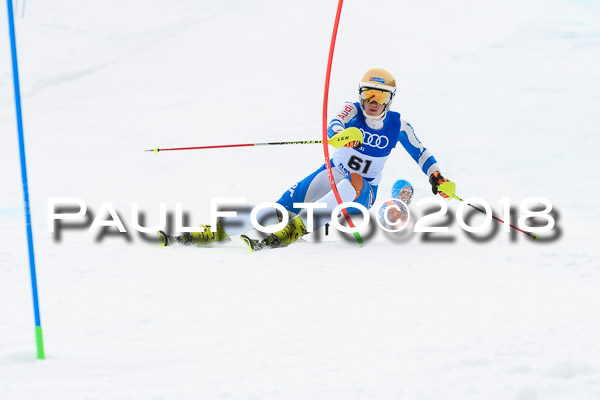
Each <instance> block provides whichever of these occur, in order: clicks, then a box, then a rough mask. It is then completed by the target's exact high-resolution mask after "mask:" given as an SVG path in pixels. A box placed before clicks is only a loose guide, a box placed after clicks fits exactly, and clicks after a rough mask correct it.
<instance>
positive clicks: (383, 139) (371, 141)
mask: <svg viewBox="0 0 600 400" xmlns="http://www.w3.org/2000/svg"><path fill="white" fill-rule="evenodd" d="M388 144H390V139H388V138H387V136H383V135H378V134H376V133H371V132H365V131H363V145H365V146H371V147H376V148H378V149H385V148H386V147H387V146H388Z"/></svg>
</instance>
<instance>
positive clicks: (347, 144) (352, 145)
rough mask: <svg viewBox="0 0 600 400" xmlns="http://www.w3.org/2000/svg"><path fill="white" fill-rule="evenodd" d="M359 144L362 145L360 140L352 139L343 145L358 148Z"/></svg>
mask: <svg viewBox="0 0 600 400" xmlns="http://www.w3.org/2000/svg"><path fill="white" fill-rule="evenodd" d="M361 145H362V142H361V141H360V140H353V141H351V142H348V143H346V144H345V145H344V147H350V148H354V149H358V148H359V147H360V146H361Z"/></svg>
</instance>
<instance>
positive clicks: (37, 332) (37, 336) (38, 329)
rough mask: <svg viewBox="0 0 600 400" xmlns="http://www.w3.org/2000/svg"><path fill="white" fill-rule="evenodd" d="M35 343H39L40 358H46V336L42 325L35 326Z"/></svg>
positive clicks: (38, 355) (38, 354)
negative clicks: (43, 333)
mask: <svg viewBox="0 0 600 400" xmlns="http://www.w3.org/2000/svg"><path fill="white" fill-rule="evenodd" d="M35 343H36V345H37V358H38V360H43V359H45V358H46V356H45V354H44V338H43V336H42V327H41V326H36V327H35Z"/></svg>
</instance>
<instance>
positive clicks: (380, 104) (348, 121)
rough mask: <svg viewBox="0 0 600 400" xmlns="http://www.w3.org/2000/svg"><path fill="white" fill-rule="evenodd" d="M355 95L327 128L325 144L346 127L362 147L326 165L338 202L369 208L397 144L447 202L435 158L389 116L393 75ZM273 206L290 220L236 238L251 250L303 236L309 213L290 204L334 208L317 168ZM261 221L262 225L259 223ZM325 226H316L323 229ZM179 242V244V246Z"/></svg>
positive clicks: (375, 75) (366, 83) (376, 75)
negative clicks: (263, 233)
mask: <svg viewBox="0 0 600 400" xmlns="http://www.w3.org/2000/svg"><path fill="white" fill-rule="evenodd" d="M358 90H359V101H358V102H355V103H351V102H348V103H345V104H344V106H343V107H342V108H341V109H340V110H339V112H338V113H337V114H336V116H335V118H333V119H332V120H331V122H330V123H329V126H328V136H329V137H330V138H331V137H333V136H334V135H335V134H336V133H338V132H341V131H343V130H344V129H346V128H349V127H355V128H358V129H360V131H361V132H362V134H363V141H362V142H356V143H354V142H352V143H348V144H347V145H346V146H345V147H342V148H339V149H336V151H335V153H334V154H333V157H332V158H331V160H330V164H331V170H332V175H333V179H334V181H335V184H336V188H337V190H338V193H339V195H340V197H341V199H342V201H343V202H354V203H357V204H360V205H362V206H364V207H365V208H366V209H369V208H371V206H372V205H373V203H374V202H375V197H376V195H377V187H378V185H379V183H380V182H381V177H382V172H383V167H384V166H385V163H386V161H387V159H388V157H389V155H390V153H391V152H392V150H393V149H394V148H395V147H396V146H397V145H398V143H400V144H401V145H402V147H403V148H404V150H406V152H407V153H408V154H409V155H410V156H411V157H412V158H413V160H415V162H416V163H417V164H418V165H419V168H421V170H422V171H423V173H424V174H425V175H426V176H428V177H429V182H430V184H431V186H432V191H433V194H438V193H439V194H440V195H442V196H444V197H447V196H445V194H444V193H441V192H439V190H438V185H439V184H441V183H443V182H446V181H447V179H445V178H444V177H443V176H442V174H441V173H440V172H439V170H440V168H439V166H438V163H437V161H436V159H435V157H434V156H433V154H431V152H430V151H429V150H427V149H426V148H425V147H424V146H423V144H421V142H420V141H419V139H418V138H417V136H416V135H415V132H414V130H413V128H412V126H411V125H410V124H409V123H408V122H407V121H406V120H404V119H403V118H402V117H401V116H400V114H399V113H397V112H395V111H390V106H391V103H392V99H393V98H394V95H395V92H396V81H395V79H394V77H393V76H392V74H391V73H390V72H389V71H387V70H386V69H383V68H371V69H369V70H368V71H367V72H365V74H364V76H363V78H362V79H361V81H360V83H359V88H358ZM277 203H279V204H280V205H282V206H283V207H284V208H285V209H286V210H287V211H288V212H289V213H290V214H291V217H292V218H291V220H290V221H289V223H288V224H287V225H286V226H285V227H284V228H283V229H281V230H279V231H277V232H274V233H273V234H271V235H270V236H269V237H267V238H266V239H263V240H258V239H253V238H250V237H248V236H247V235H241V238H242V239H243V240H244V241H245V242H246V244H247V245H248V246H249V247H250V248H251V249H252V250H260V249H262V248H265V247H283V246H287V245H289V244H291V243H292V242H294V241H296V240H297V239H298V238H299V237H301V236H303V235H305V234H306V233H308V230H307V228H306V223H307V221H308V220H309V218H308V210H307V209H300V208H297V207H294V203H324V204H325V205H326V207H325V209H324V210H322V211H323V212H325V213H328V215H331V212H332V211H333V209H334V208H335V207H336V206H337V205H338V202H337V199H336V197H335V194H334V193H333V191H332V188H331V184H330V181H329V177H328V174H327V169H326V166H325V165H323V166H321V167H320V168H319V169H317V170H316V171H314V172H313V173H312V174H310V175H308V176H307V177H306V178H304V179H302V180H301V181H299V182H298V183H296V184H295V185H293V186H292V187H291V188H289V189H288V190H287V191H286V192H285V193H284V194H283V195H282V196H281V198H280V199H279V200H278V201H277ZM264 210H266V209H263V211H264ZM347 210H348V212H349V213H360V210H358V209H357V208H348V209H347ZM270 213H271V217H270V222H273V223H276V222H277V220H276V219H275V220H273V218H274V217H275V216H276V215H275V213H274V211H273V210H272V209H270ZM262 220H263V221H265V219H264V218H263V219H262ZM267 220H268V218H267ZM326 222H327V221H323V220H321V224H322V225H324V224H325V223H326ZM241 226H243V224H242V225H241ZM317 228H318V226H316V227H314V226H313V230H315V229H317ZM228 229H229V228H228ZM230 233H234V232H232V231H231V232H230ZM194 235H196V236H194ZM165 236H166V235H165ZM227 237H228V235H227V234H226V233H225V231H224V229H223V227H222V224H217V230H216V232H211V231H210V229H208V230H207V231H205V232H204V233H202V234H200V233H191V236H189V237H188V238H187V239H185V240H186V241H190V242H192V241H193V242H195V243H206V242H211V241H219V240H222V239H224V238H227ZM182 238H183V237H180V238H178V240H179V241H180V242H181V239H182ZM188 239H189V240H188ZM163 243H164V244H165V245H167V244H168V243H169V242H168V241H167V239H165V238H163Z"/></svg>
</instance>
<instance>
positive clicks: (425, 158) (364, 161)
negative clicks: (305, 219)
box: [277, 103, 439, 214]
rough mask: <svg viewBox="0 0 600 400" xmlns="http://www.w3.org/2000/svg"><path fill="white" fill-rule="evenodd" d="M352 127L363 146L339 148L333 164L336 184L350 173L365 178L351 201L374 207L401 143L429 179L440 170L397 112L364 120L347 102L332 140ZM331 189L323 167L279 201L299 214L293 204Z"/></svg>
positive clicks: (330, 129)
mask: <svg viewBox="0 0 600 400" xmlns="http://www.w3.org/2000/svg"><path fill="white" fill-rule="evenodd" d="M349 127H356V128H359V129H360V130H361V131H362V133H363V138H364V141H363V143H362V146H361V147H360V148H358V149H356V148H348V147H342V148H339V149H336V151H335V153H334V154H333V157H332V158H331V161H330V163H331V166H332V171H333V175H334V179H335V182H336V185H337V184H338V183H339V182H341V181H342V180H343V179H350V173H354V174H358V175H360V176H361V177H362V179H363V185H362V189H361V190H360V193H359V194H358V195H357V197H356V198H355V199H351V200H349V201H353V202H355V203H359V204H362V205H364V206H365V207H366V208H367V209H368V208H370V207H371V206H372V205H373V203H374V201H375V196H376V195H377V186H378V185H379V183H380V182H381V177H382V172H383V167H384V166H385V163H386V161H387V159H388V157H389V155H390V153H391V152H392V150H393V149H394V148H395V147H396V144H397V143H398V142H400V144H402V146H403V147H404V149H405V150H406V151H407V152H408V154H409V155H410V156H411V157H412V158H413V160H415V162H416V163H417V164H418V165H419V167H420V168H421V170H422V171H423V173H425V175H426V176H429V175H431V173H433V172H434V171H439V167H438V164H437V162H436V160H435V158H434V157H433V155H432V154H431V152H430V151H429V150H427V149H426V148H425V147H424V146H423V145H422V144H421V142H420V141H419V139H418V138H417V136H416V135H415V132H414V130H413V128H412V126H411V125H410V124H409V123H408V122H407V121H406V120H404V119H402V118H401V116H400V114H399V113H397V112H394V111H388V112H387V113H386V116H385V118H383V119H379V120H374V119H372V118H366V117H365V115H364V113H363V111H362V109H361V107H360V105H359V103H346V104H344V106H343V107H342V109H341V110H340V111H339V112H338V113H337V115H336V117H335V118H333V119H332V120H331V122H330V123H329V127H328V136H329V137H332V136H333V135H334V134H335V133H336V132H339V131H341V130H343V129H345V128H349ZM338 186H339V185H338ZM330 190H331V185H330V183H329V178H328V176H327V170H326V167H325V165H323V166H321V167H320V168H319V169H317V170H316V171H315V172H313V173H312V174H310V175H309V176H307V177H306V178H304V179H303V180H301V181H300V182H298V183H296V184H295V185H294V186H292V187H291V188H290V189H288V190H287V191H286V192H285V193H284V194H283V195H282V196H281V198H280V199H279V200H278V201H277V202H278V203H279V204H281V205H283V206H284V207H285V208H286V209H287V210H288V211H291V212H293V213H295V214H298V212H299V211H300V209H298V208H294V207H293V203H310V202H315V201H317V200H319V199H320V198H322V197H323V196H325V195H326V194H327V193H328V192H329V191H330ZM344 201H347V200H344ZM354 210H355V211H358V210H356V209H354Z"/></svg>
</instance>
